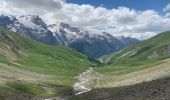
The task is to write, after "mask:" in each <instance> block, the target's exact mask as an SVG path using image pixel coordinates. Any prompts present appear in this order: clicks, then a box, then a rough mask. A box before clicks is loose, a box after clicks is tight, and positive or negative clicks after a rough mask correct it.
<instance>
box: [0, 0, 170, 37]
mask: <svg viewBox="0 0 170 100" xmlns="http://www.w3.org/2000/svg"><path fill="white" fill-rule="evenodd" d="M0 4H1V6H0V14H4V15H12V16H20V15H39V16H40V17H41V18H42V19H43V20H44V21H45V22H46V23H47V24H55V23H58V22H65V23H68V24H70V25H71V26H76V27H80V28H84V29H90V30H95V31H96V32H103V31H105V32H108V33H110V34H112V35H114V36H126V37H133V38H137V39H141V40H142V39H148V38H150V37H152V36H154V35H156V34H158V33H160V32H164V31H167V30H170V0H0Z"/></svg>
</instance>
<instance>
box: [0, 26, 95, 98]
mask: <svg viewBox="0 0 170 100" xmlns="http://www.w3.org/2000/svg"><path fill="white" fill-rule="evenodd" d="M96 64H97V63H96V62H94V61H92V60H90V59H89V58H88V57H87V56H85V55H82V54H80V53H78V52H76V51H75V50H73V49H71V48H68V47H65V46H50V45H46V44H42V43H39V42H36V41H31V40H29V39H26V38H24V37H22V36H19V35H17V34H16V33H14V32H10V31H7V30H4V29H0V80H1V82H0V86H2V87H4V84H6V86H8V87H10V88H14V89H16V90H19V91H24V92H26V93H28V94H35V95H41V92H39V91H41V90H42V91H44V90H43V89H45V90H46V91H47V93H42V94H43V95H49V94H52V95H54V94H56V95H57V89H58V88H59V86H60V87H61V85H62V87H63V88H65V87H71V85H72V83H73V81H74V79H73V77H74V76H77V75H78V74H79V73H82V72H83V71H85V70H86V69H88V67H93V66H96ZM18 87H19V88H18ZM62 87H61V88H62ZM40 88H42V89H40ZM36 91H37V93H34V92H36ZM2 94H3V93H2ZM4 94H5V93H4ZM0 97H1V95H0Z"/></svg>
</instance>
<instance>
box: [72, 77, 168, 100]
mask: <svg viewBox="0 0 170 100" xmlns="http://www.w3.org/2000/svg"><path fill="white" fill-rule="evenodd" d="M169 99H170V78H165V79H159V80H155V81H152V82H148V83H140V84H136V85H133V86H127V87H117V88H108V89H95V90H92V91H90V92H88V93H84V94H81V95H77V96H73V97H71V98H70V100H169Z"/></svg>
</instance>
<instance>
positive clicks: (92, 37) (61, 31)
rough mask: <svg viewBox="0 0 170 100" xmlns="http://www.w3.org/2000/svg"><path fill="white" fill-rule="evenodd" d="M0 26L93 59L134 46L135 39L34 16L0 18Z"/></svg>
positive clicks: (2, 16)
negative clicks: (69, 48) (45, 20)
mask: <svg viewBox="0 0 170 100" xmlns="http://www.w3.org/2000/svg"><path fill="white" fill-rule="evenodd" d="M0 27H2V28H6V29H9V30H11V31H14V32H17V33H19V34H21V35H23V36H25V37H27V38H30V39H33V40H36V41H40V42H43V43H47V44H52V45H57V44H61V45H66V46H69V47H72V48H75V49H76V50H77V51H79V52H81V53H84V54H86V55H88V56H89V57H92V58H96V57H100V56H102V55H105V54H109V53H112V52H114V51H118V50H120V49H122V48H125V47H127V46H128V45H132V44H134V43H136V42H137V41H138V40H136V39H132V38H129V37H128V38H126V37H114V36H112V35H111V34H109V33H105V32H103V33H97V32H93V31H89V30H84V29H81V28H77V27H71V26H70V25H69V24H66V23H62V22H60V23H57V24H52V25H48V26H47V24H46V23H45V22H44V21H43V20H42V19H41V18H40V17H39V16H37V15H27V16H18V17H12V16H4V15H1V16H0Z"/></svg>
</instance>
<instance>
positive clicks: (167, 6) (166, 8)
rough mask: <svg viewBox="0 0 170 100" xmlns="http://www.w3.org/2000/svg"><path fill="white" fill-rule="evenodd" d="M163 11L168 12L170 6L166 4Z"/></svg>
mask: <svg viewBox="0 0 170 100" xmlns="http://www.w3.org/2000/svg"><path fill="white" fill-rule="evenodd" d="M163 11H164V12H167V11H170V4H167V5H166V7H165V8H164V9H163Z"/></svg>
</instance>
